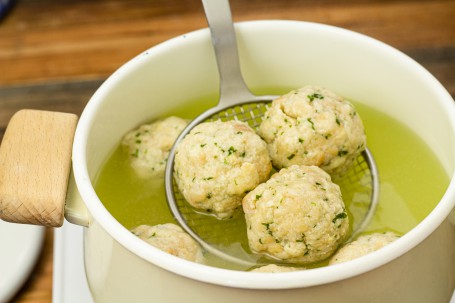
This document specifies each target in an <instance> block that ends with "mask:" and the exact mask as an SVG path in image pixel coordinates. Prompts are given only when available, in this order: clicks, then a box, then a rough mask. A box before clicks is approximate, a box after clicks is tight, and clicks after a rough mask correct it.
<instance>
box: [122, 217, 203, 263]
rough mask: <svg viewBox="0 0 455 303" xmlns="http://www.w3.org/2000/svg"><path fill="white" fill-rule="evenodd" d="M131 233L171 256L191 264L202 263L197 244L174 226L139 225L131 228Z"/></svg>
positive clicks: (200, 252)
mask: <svg viewBox="0 0 455 303" xmlns="http://www.w3.org/2000/svg"><path fill="white" fill-rule="evenodd" d="M131 232H132V233H133V234H135V235H136V236H138V237H139V238H140V239H142V240H144V241H145V242H147V243H149V244H151V245H153V246H155V247H156V248H159V249H161V250H162V251H165V252H167V253H169V254H171V255H174V256H176V257H179V258H182V259H186V260H188V261H192V262H197V263H203V262H204V256H203V253H202V248H201V246H200V245H199V243H197V242H196V241H195V240H194V239H193V238H191V236H190V235H188V234H187V233H186V232H184V231H183V229H182V228H181V227H180V226H178V225H176V224H173V223H166V224H159V225H155V226H150V225H139V226H138V227H135V228H133V229H132V230H131Z"/></svg>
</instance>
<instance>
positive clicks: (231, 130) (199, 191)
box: [174, 121, 272, 218]
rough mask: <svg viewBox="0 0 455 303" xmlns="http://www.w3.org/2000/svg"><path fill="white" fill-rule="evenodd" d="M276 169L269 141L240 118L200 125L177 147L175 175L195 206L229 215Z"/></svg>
mask: <svg viewBox="0 0 455 303" xmlns="http://www.w3.org/2000/svg"><path fill="white" fill-rule="evenodd" d="M271 169H272V164H271V161H270V157H269V155H268V152H267V147H266V144H265V142H264V141H263V140H262V139H261V138H260V137H259V136H258V135H257V134H256V133H255V132H254V130H253V129H252V128H251V127H249V126H248V124H246V123H244V122H240V121H227V122H221V121H214V122H205V123H201V124H199V125H197V126H196V127H195V128H194V129H192V130H191V132H190V133H189V134H188V135H187V136H185V138H183V140H182V141H181V142H180V143H179V145H178V146H177V149H176V154H175V163H174V177H175V180H176V183H177V185H178V188H179V190H180V192H181V193H182V195H183V197H184V198H185V199H186V200H187V201H188V203H189V204H191V205H192V206H193V207H194V208H196V209H200V210H204V211H208V212H210V213H212V214H214V215H216V216H217V217H219V218H228V217H231V216H232V215H233V213H234V212H235V210H236V209H237V208H239V207H240V206H241V202H242V198H243V197H244V196H245V195H246V193H247V192H249V191H250V190H252V189H254V188H255V187H256V186H257V185H258V184H259V183H261V182H263V181H264V180H266V178H267V177H268V176H269V174H270V171H271Z"/></svg>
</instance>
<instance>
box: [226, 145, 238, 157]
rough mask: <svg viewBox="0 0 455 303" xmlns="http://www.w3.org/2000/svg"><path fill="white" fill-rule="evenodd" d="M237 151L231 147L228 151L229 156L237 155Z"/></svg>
mask: <svg viewBox="0 0 455 303" xmlns="http://www.w3.org/2000/svg"><path fill="white" fill-rule="evenodd" d="M236 151H237V150H236V149H235V148H234V146H231V147H229V149H228V156H230V155H232V154H233V153H235V152H236Z"/></svg>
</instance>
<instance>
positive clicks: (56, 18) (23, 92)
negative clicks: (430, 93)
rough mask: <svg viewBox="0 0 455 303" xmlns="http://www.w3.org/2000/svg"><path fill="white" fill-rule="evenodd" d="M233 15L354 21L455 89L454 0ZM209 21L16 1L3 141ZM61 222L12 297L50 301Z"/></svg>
mask: <svg viewBox="0 0 455 303" xmlns="http://www.w3.org/2000/svg"><path fill="white" fill-rule="evenodd" d="M231 6H232V11H233V17H234V21H244V20H258V19H291V20H304V21H312V22H320V23H325V24H330V25H335V26H340V27H343V28H347V29H351V30H354V31H357V32H360V33H363V34H366V35H369V36H372V37H374V38H376V39H379V40H381V41H384V42H386V43H388V44H390V45H392V46H393V47H395V48H397V49H399V50H401V51H403V52H404V53H406V54H407V55H409V56H410V57H412V58H413V59H415V60H416V61H418V62H419V63H421V64H422V65H423V66H424V67H426V68H427V69H428V70H429V71H430V72H432V73H433V74H434V75H435V77H436V78H437V79H438V80H439V81H440V82H441V83H442V84H443V85H444V86H445V87H446V88H447V90H448V91H449V92H450V93H451V94H452V96H454V95H455V0H446V1H443V0H440V1H423V0H421V1H418V0H414V1H411V0H408V1H406V0H401V1H399V0H397V1H393V0H383V1H379V0H371V1H367V0H345V1H338V0H281V1H279V0H250V1H247V0H231ZM202 27H206V20H205V17H204V15H203V10H202V4H201V3H200V1H197V0H148V1H147V0H123V1H121V0H97V1H90V0H62V1H56V0H17V1H16V3H15V6H14V7H13V9H12V10H11V12H10V13H9V14H8V15H7V16H6V18H5V19H4V20H1V21H0V140H1V139H2V137H3V133H4V130H5V128H6V125H7V123H8V121H9V119H10V118H11V116H12V115H13V114H14V113H15V112H16V111H18V110H19V109H22V108H31V109H43V110H56V111H64V112H70V113H75V114H78V115H79V114H80V113H81V112H82V110H83V108H84V106H85V104H86V103H87V101H88V100H89V98H90V96H91V95H92V94H93V92H94V91H95V90H96V89H97V87H99V85H100V84H101V83H102V82H103V80H104V79H106V77H107V76H108V75H110V74H111V73H112V72H113V71H115V70H116V69H117V68H118V67H119V66H121V65H122V64H123V63H125V62H126V61H128V60H129V59H130V58H132V57H133V56H135V55H137V54H139V53H141V52H142V51H144V50H146V49H147V48H149V47H151V46H153V45H156V44H158V43H160V42H162V41H165V40H167V39H169V38H171V37H174V36H178V35H181V34H184V33H186V32H189V31H192V30H196V29H199V28H202ZM52 258H53V230H52V229H48V230H47V232H46V240H45V244H44V249H43V251H42V253H41V258H40V260H39V261H38V264H37V265H36V267H35V269H34V271H33V273H32V275H31V276H30V278H29V280H28V281H27V282H26V284H25V285H24V286H23V287H22V289H21V290H20V292H19V293H18V294H17V296H16V297H15V298H14V299H13V301H12V302H27V303H32V302H33V303H44V302H51V301H52V266H53V264H52Z"/></svg>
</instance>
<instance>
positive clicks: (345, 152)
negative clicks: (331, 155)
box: [338, 149, 348, 157]
mask: <svg viewBox="0 0 455 303" xmlns="http://www.w3.org/2000/svg"><path fill="white" fill-rule="evenodd" d="M347 154H348V151H347V150H343V149H340V150H339V151H338V157H343V156H346V155H347Z"/></svg>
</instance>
